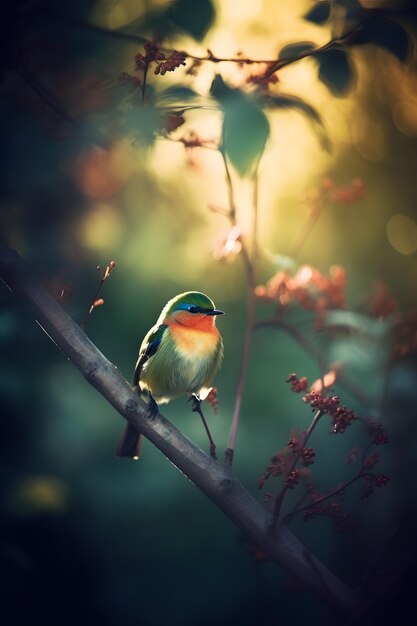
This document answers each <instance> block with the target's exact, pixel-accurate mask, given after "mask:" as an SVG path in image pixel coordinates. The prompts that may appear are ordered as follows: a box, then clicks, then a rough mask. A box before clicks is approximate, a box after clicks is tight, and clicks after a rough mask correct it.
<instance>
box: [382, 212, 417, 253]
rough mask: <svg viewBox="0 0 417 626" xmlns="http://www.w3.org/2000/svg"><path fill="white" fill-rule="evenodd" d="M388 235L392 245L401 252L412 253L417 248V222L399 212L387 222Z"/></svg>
mask: <svg viewBox="0 0 417 626" xmlns="http://www.w3.org/2000/svg"><path fill="white" fill-rule="evenodd" d="M387 237H388V241H389V242H390V244H391V246H392V247H393V248H394V249H395V250H397V252H400V254H405V255H408V254H412V253H413V252H415V251H416V250H417V224H416V223H415V221H414V220H412V219H411V218H409V217H407V215H403V214H401V213H397V214H396V215H394V216H393V217H391V219H390V220H389V222H388V224H387Z"/></svg>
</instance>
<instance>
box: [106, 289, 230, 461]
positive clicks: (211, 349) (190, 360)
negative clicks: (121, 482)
mask: <svg viewBox="0 0 417 626" xmlns="http://www.w3.org/2000/svg"><path fill="white" fill-rule="evenodd" d="M217 315H223V311H219V310H218V309H216V308H215V306H214V303H213V301H212V300H210V298H209V297H208V296H206V295H205V294H204V293H201V292H200V291H186V292H185V293H180V294H179V295H178V296H175V298H172V299H171V300H169V302H168V303H167V304H166V305H165V306H164V308H163V309H162V312H161V314H160V316H159V318H158V320H157V322H156V324H155V326H153V327H152V328H151V329H150V330H149V332H148V333H147V334H146V336H145V338H144V340H143V341H142V345H141V346H140V349H139V356H138V360H137V362H136V368H135V374H134V378H133V386H134V388H136V389H137V390H138V392H139V393H140V394H146V395H147V396H148V397H149V413H150V416H151V417H153V416H155V415H156V413H157V412H158V404H164V403H166V402H169V401H170V400H172V399H173V398H177V397H178V396H181V395H183V394H189V395H190V399H191V400H193V407H192V410H193V411H195V412H197V413H198V414H199V415H200V417H201V419H202V420H203V424H204V427H205V429H206V432H207V436H208V438H209V442H210V454H211V455H212V456H213V457H215V445H214V442H213V439H212V438H211V435H210V431H209V429H208V426H207V423H206V420H205V418H204V415H203V413H202V411H201V406H200V405H201V399H202V398H204V397H205V395H206V394H207V392H208V387H209V385H210V383H211V381H212V379H213V378H214V375H215V374H216V372H217V370H218V369H219V367H220V364H221V361H222V358H223V340H222V337H221V335H220V333H219V331H218V330H217V328H216V316H217ZM141 440H142V435H140V434H139V433H138V432H137V430H135V429H134V428H133V427H132V426H131V425H130V424H128V425H127V426H126V429H125V431H124V433H123V437H122V439H121V441H120V444H119V446H118V448H117V451H116V455H117V456H122V457H124V456H127V457H131V458H133V459H135V460H136V459H138V458H139V453H140V447H141Z"/></svg>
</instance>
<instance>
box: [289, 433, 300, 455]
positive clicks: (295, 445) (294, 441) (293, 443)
mask: <svg viewBox="0 0 417 626" xmlns="http://www.w3.org/2000/svg"><path fill="white" fill-rule="evenodd" d="M287 446H288V447H289V449H290V450H292V452H293V454H297V453H298V452H299V450H300V444H299V442H298V441H297V439H295V438H294V437H291V439H290V440H289V441H288V443H287Z"/></svg>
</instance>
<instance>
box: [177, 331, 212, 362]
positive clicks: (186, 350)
mask: <svg viewBox="0 0 417 626" xmlns="http://www.w3.org/2000/svg"><path fill="white" fill-rule="evenodd" d="M169 327H170V330H171V333H172V337H173V339H174V341H175V343H176V347H177V349H178V350H179V351H180V352H181V353H182V354H183V356H184V357H186V358H204V357H207V356H209V355H210V354H211V353H212V352H214V350H215V349H216V347H217V344H218V341H219V331H218V330H217V328H216V327H215V326H213V325H212V326H211V329H210V330H201V329H200V328H196V327H190V326H183V325H182V324H176V323H174V324H170V325H169Z"/></svg>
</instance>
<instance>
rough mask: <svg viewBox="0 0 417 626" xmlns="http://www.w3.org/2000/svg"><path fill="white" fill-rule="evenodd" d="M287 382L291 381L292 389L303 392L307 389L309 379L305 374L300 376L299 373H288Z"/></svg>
mask: <svg viewBox="0 0 417 626" xmlns="http://www.w3.org/2000/svg"><path fill="white" fill-rule="evenodd" d="M287 383H291V391H293V392H294V393H301V392H302V391H305V390H306V389H307V384H308V380H307V378H306V377H305V376H303V377H302V378H298V376H297V374H288V378H287Z"/></svg>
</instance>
